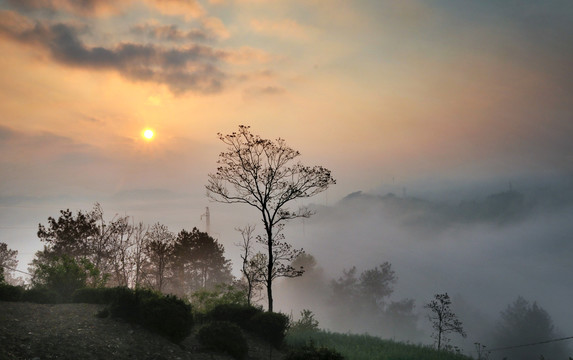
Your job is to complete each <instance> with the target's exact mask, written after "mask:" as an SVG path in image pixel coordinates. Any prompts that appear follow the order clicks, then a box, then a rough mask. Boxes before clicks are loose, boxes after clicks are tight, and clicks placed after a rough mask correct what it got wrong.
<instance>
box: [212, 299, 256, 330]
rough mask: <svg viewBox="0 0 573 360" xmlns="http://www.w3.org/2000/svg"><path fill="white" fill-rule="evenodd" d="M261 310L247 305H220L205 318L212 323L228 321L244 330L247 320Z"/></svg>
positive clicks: (247, 323)
mask: <svg viewBox="0 0 573 360" xmlns="http://www.w3.org/2000/svg"><path fill="white" fill-rule="evenodd" d="M262 312H263V310H262V309H260V308H256V307H253V306H249V305H239V304H222V305H217V306H216V307H215V308H214V309H213V310H211V311H209V312H208V313H207V318H208V319H210V320H212V321H229V322H232V323H234V324H237V325H239V326H240V327H242V328H243V329H246V328H247V327H248V325H249V320H251V318H252V317H253V316H255V315H257V314H260V313H262Z"/></svg>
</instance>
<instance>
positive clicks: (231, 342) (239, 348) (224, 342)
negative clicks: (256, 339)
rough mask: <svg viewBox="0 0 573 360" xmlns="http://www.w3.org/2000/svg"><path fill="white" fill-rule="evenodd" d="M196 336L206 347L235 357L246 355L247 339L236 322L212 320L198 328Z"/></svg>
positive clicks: (241, 357)
mask: <svg viewBox="0 0 573 360" xmlns="http://www.w3.org/2000/svg"><path fill="white" fill-rule="evenodd" d="M197 338H198V340H199V342H200V343H201V345H203V346H205V347H206V348H209V349H212V350H215V351H221V352H226V353H228V354H229V355H231V356H232V357H233V358H235V359H239V360H240V359H244V358H245V357H246V356H247V352H248V345H247V341H246V340H245V338H244V337H243V334H242V333H241V329H240V328H239V326H237V325H236V324H233V323H231V322H228V321H214V322H212V323H210V324H208V325H206V326H204V327H202V328H201V330H199V333H198V334H197Z"/></svg>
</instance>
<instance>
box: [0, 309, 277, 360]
mask: <svg viewBox="0 0 573 360" xmlns="http://www.w3.org/2000/svg"><path fill="white" fill-rule="evenodd" d="M101 309H102V306H101V305H93V304H58V305H45V304H32V303H21V302H0V360H8V359H10V360H24V359H26V360H44V359H57V360H72V359H73V360H76V359H83V360H96V359H97V360H100V359H101V360H109V359H116V360H124V359H137V360H214V359H216V360H230V359H232V358H231V357H229V356H225V355H221V354H215V353H212V352H208V351H205V350H203V349H201V347H200V346H199V344H198V342H197V341H196V339H195V337H194V335H191V336H189V337H188V338H187V339H185V340H184V341H183V342H182V343H181V344H180V345H177V344H174V343H172V342H170V341H169V340H167V339H165V338H163V337H161V336H159V335H156V334H154V333H151V332H149V331H148V330H146V329H143V328H142V327H140V326H137V325H132V324H129V323H127V322H124V321H122V320H120V319H110V318H103V319H102V318H98V317H96V316H95V315H96V314H97V313H98V311H100V310H101ZM274 354H275V356H273V359H279V360H280V359H281V358H282V357H283V355H282V354H280V353H278V352H276V351H274ZM268 358H269V351H268V347H267V346H266V345H265V344H262V343H260V342H258V341H257V340H256V339H253V338H249V359H252V360H258V359H268Z"/></svg>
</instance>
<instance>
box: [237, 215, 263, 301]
mask: <svg viewBox="0 0 573 360" xmlns="http://www.w3.org/2000/svg"><path fill="white" fill-rule="evenodd" d="M235 230H237V231H238V232H240V233H241V238H242V242H241V243H237V244H235V245H237V246H238V247H239V248H240V249H241V260H243V264H242V267H241V272H242V273H243V278H244V279H245V281H246V282H247V304H248V305H251V302H252V299H253V296H254V294H255V292H258V290H260V288H261V284H262V282H263V273H264V267H265V262H264V261H261V260H264V258H263V257H262V256H261V255H262V254H261V253H254V249H253V232H254V231H255V225H247V226H245V227H244V228H236V229H235Z"/></svg>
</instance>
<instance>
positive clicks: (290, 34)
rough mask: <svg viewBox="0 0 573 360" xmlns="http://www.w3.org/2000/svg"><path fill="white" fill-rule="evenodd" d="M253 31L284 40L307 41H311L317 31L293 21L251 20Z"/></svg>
mask: <svg viewBox="0 0 573 360" xmlns="http://www.w3.org/2000/svg"><path fill="white" fill-rule="evenodd" d="M250 25H251V29H252V30H253V31H255V32H256V33H259V34H261V35H265V36H274V37H278V38H281V39H284V40H295V41H307V40H309V39H311V38H312V37H313V36H314V35H315V33H316V30H314V29H311V28H310V27H308V26H303V25H301V24H299V23H298V22H297V21H295V20H292V19H283V20H279V21H271V20H257V19H254V20H251V24H250Z"/></svg>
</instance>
